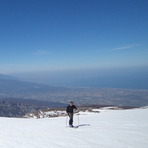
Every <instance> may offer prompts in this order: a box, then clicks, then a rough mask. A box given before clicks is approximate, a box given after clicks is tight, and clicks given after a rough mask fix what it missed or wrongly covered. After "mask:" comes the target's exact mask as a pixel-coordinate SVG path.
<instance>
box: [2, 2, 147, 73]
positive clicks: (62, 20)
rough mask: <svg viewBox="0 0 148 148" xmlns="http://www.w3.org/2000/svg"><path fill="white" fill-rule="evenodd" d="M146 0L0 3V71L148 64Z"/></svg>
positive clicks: (14, 71)
mask: <svg viewBox="0 0 148 148" xmlns="http://www.w3.org/2000/svg"><path fill="white" fill-rule="evenodd" d="M147 8H148V1H147V0H0V73H6V74H9V73H20V72H33V71H48V70H51V71H52V70H71V69H88V70H89V69H92V68H93V69H97V68H106V69H109V68H117V67H120V68H121V67H124V68H125V67H136V66H137V67H143V66H148V19H147V16H148V9H147Z"/></svg>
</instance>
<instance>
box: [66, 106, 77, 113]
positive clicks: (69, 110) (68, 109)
mask: <svg viewBox="0 0 148 148" xmlns="http://www.w3.org/2000/svg"><path fill="white" fill-rule="evenodd" d="M74 109H77V108H76V106H75V105H73V106H70V105H68V106H67V108H66V112H67V113H73V110H74Z"/></svg>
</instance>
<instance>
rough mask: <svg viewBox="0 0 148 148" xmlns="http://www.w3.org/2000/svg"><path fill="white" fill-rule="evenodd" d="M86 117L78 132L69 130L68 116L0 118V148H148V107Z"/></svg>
mask: <svg viewBox="0 0 148 148" xmlns="http://www.w3.org/2000/svg"><path fill="white" fill-rule="evenodd" d="M85 114H86V115H84V114H83V115H80V116H79V119H80V127H79V128H77V129H74V128H66V119H67V117H57V118H48V119H16V118H0V148H147V147H148V108H145V109H132V110H106V111H102V112H101V113H89V112H88V113H85ZM74 120H75V125H77V124H78V116H75V119H74Z"/></svg>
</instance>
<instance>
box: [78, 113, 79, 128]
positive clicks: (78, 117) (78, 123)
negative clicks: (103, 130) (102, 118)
mask: <svg viewBox="0 0 148 148" xmlns="http://www.w3.org/2000/svg"><path fill="white" fill-rule="evenodd" d="M78 126H79V114H78Z"/></svg>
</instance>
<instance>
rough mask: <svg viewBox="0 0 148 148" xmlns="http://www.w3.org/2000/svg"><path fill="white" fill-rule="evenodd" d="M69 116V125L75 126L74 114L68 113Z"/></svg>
mask: <svg viewBox="0 0 148 148" xmlns="http://www.w3.org/2000/svg"><path fill="white" fill-rule="evenodd" d="M68 116H69V118H70V119H69V125H73V113H68Z"/></svg>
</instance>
